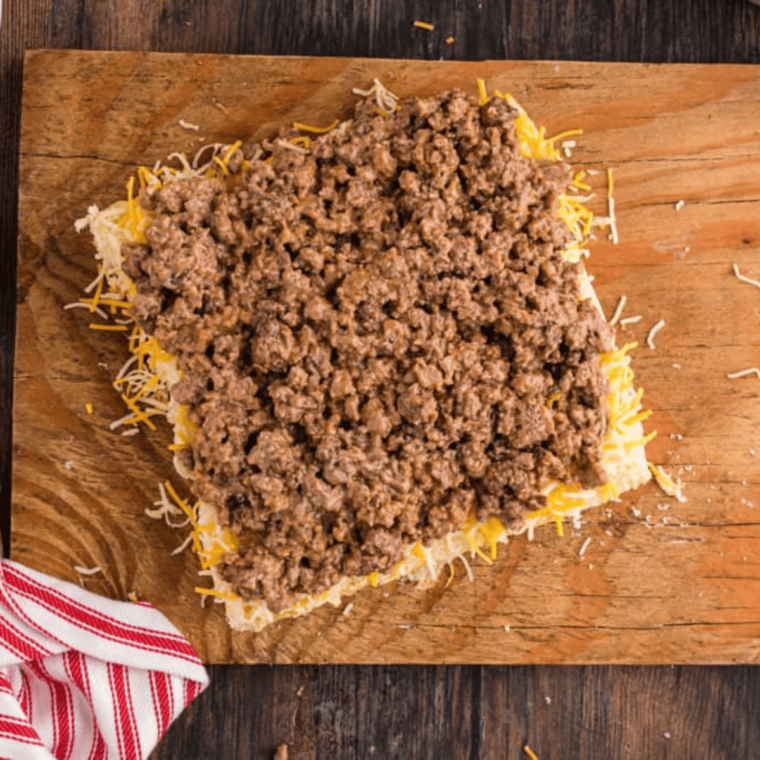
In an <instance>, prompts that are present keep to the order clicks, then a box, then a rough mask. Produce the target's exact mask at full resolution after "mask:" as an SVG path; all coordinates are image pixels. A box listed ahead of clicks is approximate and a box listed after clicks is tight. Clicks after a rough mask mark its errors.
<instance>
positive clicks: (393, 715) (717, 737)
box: [0, 0, 760, 760]
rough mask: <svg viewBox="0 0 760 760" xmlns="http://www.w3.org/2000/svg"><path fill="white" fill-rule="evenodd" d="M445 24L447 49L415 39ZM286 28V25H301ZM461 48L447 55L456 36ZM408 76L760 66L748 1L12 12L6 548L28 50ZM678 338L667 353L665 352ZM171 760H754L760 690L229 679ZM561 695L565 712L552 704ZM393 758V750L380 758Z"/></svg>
mask: <svg viewBox="0 0 760 760" xmlns="http://www.w3.org/2000/svg"><path fill="white" fill-rule="evenodd" d="M415 18H420V19H424V20H432V21H434V22H435V24H436V30H435V34H428V33H425V32H422V31H419V30H414V29H413V28H412V27H411V21H412V20H413V19H415ZM283 19H284V20H285V21H284V22H283ZM449 34H451V35H452V36H454V37H455V43H454V44H453V45H445V44H441V40H445V38H446V36H448V35H449ZM40 47H52V48H60V47H69V48H82V49H91V48H100V49H117V50H163V51H167V52H168V51H177V52H212V53H249V54H250V53H256V54H274V55H287V54H299V55H348V56H365V55H374V56H388V57H396V58H420V59H421V58H432V59H437V58H439V57H441V56H444V57H446V58H459V59H469V60H476V59H477V60H479V59H484V58H495V59H500V58H546V59H582V60H597V61H648V62H671V63H672V62H678V63H703V64H705V63H715V62H730V63H758V62H760V11H759V10H758V9H757V8H756V7H755V6H753V5H751V4H750V3H748V2H745V0H721V1H720V2H715V0H661V2H657V3H649V2H646V1H645V0H588V2H584V3H580V4H579V3H573V2H567V0H546V2H543V3H541V4H536V3H531V2H523V1H522V0H510V1H509V2H504V3H492V2H489V0H484V2H479V1H477V2H476V1H475V0H474V1H473V2H471V3H462V2H461V0H414V2H411V0H384V2H383V3H366V4H365V3H354V2H348V1H347V0H318V1H316V2H303V0H217V1H216V2H214V3H213V12H211V9H210V4H209V3H206V2H200V1H199V2H191V1H190V0H118V2H117V0H55V2H53V0H4V2H3V19H2V25H1V26H0V155H1V156H2V159H1V160H0V533H2V538H3V540H4V541H5V550H6V552H7V550H8V542H9V524H10V462H11V437H10V429H11V427H10V423H11V398H12V373H13V345H14V324H15V301H16V299H15V282H16V274H15V273H16V238H15V236H16V229H17V225H16V208H17V194H16V188H17V176H18V173H17V171H18V168H17V154H18V140H19V129H20V113H21V110H20V104H21V89H22V55H23V51H24V49H25V48H40ZM662 337H663V338H664V337H665V335H664V334H663V336H662ZM209 670H210V673H211V681H212V683H211V687H210V688H209V690H208V691H207V692H205V693H204V694H203V695H202V696H201V698H200V699H199V700H198V701H196V703H194V704H193V705H192V706H191V707H190V709H189V710H187V711H186V712H185V713H184V714H183V715H182V716H181V717H180V719H179V720H178V721H176V722H175V723H174V724H173V725H172V727H171V729H170V731H169V733H168V734H167V736H166V737H165V738H164V740H163V741H162V742H161V744H160V745H159V747H158V748H157V749H156V751H155V752H154V753H153V757H154V758H161V759H162V760H169V758H183V760H184V759H185V758H208V757H213V756H223V757H225V758H246V759H247V758H266V759H267V760H268V759H269V758H271V757H272V756H273V754H274V747H275V744H277V743H278V742H289V743H290V746H291V753H290V756H291V757H296V758H336V757H339V758H353V757H361V758H366V757H382V758H393V757H399V756H403V757H412V758H417V757H456V758H466V757H469V758H481V757H485V758H488V757H494V758H518V757H519V758H523V757H526V755H524V754H523V753H521V751H520V749H521V747H522V746H523V744H524V743H525V742H528V741H529V742H530V745H531V746H532V747H533V749H534V750H535V751H536V752H537V753H538V755H539V757H540V758H541V760H546V758H591V759H594V760H595V759H597V758H601V757H603V758H672V759H673V760H681V759H682V758H709V759H710V760H712V759H713V758H736V757H748V758H749V757H755V756H756V754H757V747H758V746H760V730H759V726H760V724H759V722H758V718H757V716H758V714H759V712H760V710H759V709H758V708H760V681H758V679H757V669H756V667H754V666H733V667H696V668H694V667H682V666H676V667H674V668H672V667H659V668H657V667H655V668H652V667H615V666H612V667H610V666H591V667H547V666H539V667H514V666H513V667H493V666H487V667H481V666H450V667H408V666H407V667H397V666H379V667H367V666H322V667H310V666H287V667H283V666H275V667H273V668H272V667H268V666H211V667H210V668H209ZM546 697H549V699H550V700H551V702H550V704H547V702H546V699H545V698H546ZM373 748H374V750H375V751H374V752H372V749H373Z"/></svg>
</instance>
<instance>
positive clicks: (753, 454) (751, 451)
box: [749, 449, 755, 457]
mask: <svg viewBox="0 0 760 760" xmlns="http://www.w3.org/2000/svg"><path fill="white" fill-rule="evenodd" d="M749 455H750V456H751V457H753V456H755V450H754V449H750V450H749Z"/></svg>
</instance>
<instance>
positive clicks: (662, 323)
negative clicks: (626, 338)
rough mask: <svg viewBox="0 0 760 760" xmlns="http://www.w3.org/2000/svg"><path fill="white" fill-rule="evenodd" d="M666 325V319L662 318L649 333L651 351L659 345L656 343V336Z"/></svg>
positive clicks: (648, 342) (648, 339)
mask: <svg viewBox="0 0 760 760" xmlns="http://www.w3.org/2000/svg"><path fill="white" fill-rule="evenodd" d="M663 327H665V320H664V319H661V320H660V321H659V322H658V323H657V324H656V325H654V326H653V327H652V329H651V330H650V331H649V334H648V335H647V346H648V347H649V349H650V350H651V351H654V350H655V348H657V346H655V344H654V336H655V335H657V333H658V332H660V330H662V328H663Z"/></svg>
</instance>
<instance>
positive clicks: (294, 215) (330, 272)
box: [124, 91, 610, 611]
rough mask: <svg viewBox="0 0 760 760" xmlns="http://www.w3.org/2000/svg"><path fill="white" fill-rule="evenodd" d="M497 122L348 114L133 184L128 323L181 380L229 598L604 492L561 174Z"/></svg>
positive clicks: (590, 355) (420, 108) (477, 111)
mask: <svg viewBox="0 0 760 760" xmlns="http://www.w3.org/2000/svg"><path fill="white" fill-rule="evenodd" d="M514 116H515V114H514V112H513V111H512V110H511V108H510V107H509V105H508V104H507V103H506V102H505V101H503V100H497V99H495V100H492V101H491V102H489V103H488V104H487V105H485V106H479V105H477V103H476V102H475V101H473V100H472V99H470V98H468V97H466V96H465V95H463V94H462V93H461V92H458V91H451V92H447V93H445V94H443V95H442V96H440V97H437V98H426V99H413V100H407V101H404V102H402V104H401V108H400V110H398V111H397V112H395V113H394V114H392V115H390V116H385V115H381V114H379V113H378V112H377V110H376V108H375V105H374V103H369V102H367V103H362V104H360V105H359V106H358V107H357V109H356V114H355V118H354V119H353V120H352V121H350V122H347V123H346V124H345V125H343V126H341V127H339V128H337V129H334V130H333V131H332V132H330V133H328V134H326V135H324V136H321V137H319V138H318V139H316V140H315V141H314V144H313V147H312V149H311V150H310V151H309V152H308V153H306V152H301V151H298V150H293V149H292V146H291V145H290V144H288V143H287V140H288V138H290V137H292V136H293V134H291V133H288V132H283V133H282V134H281V135H280V137H279V138H278V139H277V140H275V141H274V142H273V144H272V145H271V146H270V147H271V161H270V162H268V163H267V162H265V161H263V160H260V159H257V160H253V161H252V162H251V163H250V165H246V164H243V162H242V158H243V155H242V154H241V152H238V153H237V154H236V155H235V156H233V161H232V163H233V165H234V166H241V165H242V166H243V167H245V168H241V169H240V171H239V172H237V173H235V174H234V175H233V176H232V177H231V178H225V179H221V178H218V179H205V180H178V181H175V182H171V183H167V184H165V185H164V187H163V188H161V189H160V190H159V191H158V192H156V193H154V194H153V195H148V194H145V193H143V196H142V199H141V200H142V203H143V205H144V206H146V207H147V208H148V209H149V210H150V211H151V212H152V213H153V214H154V216H155V220H154V221H153V223H152V224H151V226H150V227H149V228H148V230H147V231H146V239H147V244H146V245H125V246H124V254H125V258H126V262H125V268H126V271H127V272H128V273H129V275H130V276H131V277H132V278H133V279H134V281H135V283H136V285H137V295H136V297H135V305H134V311H135V314H136V317H137V319H138V321H139V322H140V323H141V324H142V325H143V326H144V327H145V328H146V330H148V331H149V332H150V333H152V334H154V335H155V336H156V337H157V338H158V341H159V342H160V344H161V345H162V346H163V347H164V348H165V349H167V350H168V351H171V352H172V353H173V354H175V355H176V357H177V361H178V364H179V367H180V369H181V370H183V372H184V379H183V380H182V382H180V383H179V384H178V385H177V386H176V387H175V388H174V390H173V394H174V397H175V398H176V400H177V401H178V402H180V403H182V404H186V405H187V406H188V408H189V417H190V419H191V420H192V421H193V422H194V423H195V425H197V427H198V435H197V440H196V441H195V442H194V445H193V446H192V449H191V450H188V451H187V452H185V454H184V457H185V461H184V464H185V465H186V466H187V467H188V468H189V469H190V470H191V471H192V473H193V488H194V491H195V492H196V495H197V496H198V497H200V498H202V499H204V500H206V501H208V502H210V503H212V504H214V505H216V506H218V507H219V508H220V510H221V520H222V521H223V522H224V523H225V524H227V525H228V526H229V527H230V528H231V530H232V531H234V533H236V534H237V535H238V536H239V539H240V549H239V551H237V552H236V553H234V554H233V555H229V556H227V557H226V558H225V559H224V562H223V563H222V565H221V574H222V576H223V577H224V578H225V579H227V580H228V581H229V582H230V583H231V584H232V586H233V588H234V590H235V591H236V592H237V593H238V594H240V595H241V596H242V597H243V598H245V599H252V598H262V597H263V598H264V599H265V600H266V601H267V602H268V604H269V606H270V608H271V609H272V610H275V611H276V610H280V609H282V608H283V607H286V606H288V605H289V604H290V603H292V602H293V600H294V595H295V594H297V593H300V592H306V593H314V592H319V591H321V590H323V589H325V588H327V587H329V586H330V585H332V584H333V583H335V582H336V581H337V580H338V579H339V578H340V577H341V576H343V575H362V574H366V573H369V572H372V571H375V570H379V571H384V570H387V569H388V568H390V567H391V566H392V565H393V564H394V563H395V562H396V561H397V560H398V559H399V557H400V552H401V548H402V546H403V545H404V544H408V543H409V542H414V541H416V540H418V539H421V540H422V541H427V540H430V539H434V538H437V537H440V536H442V535H444V534H446V533H447V532H449V531H451V530H452V529H455V528H457V527H460V526H461V525H462V522H463V520H464V519H465V517H466V515H467V514H468V513H470V512H474V513H476V514H477V516H478V517H479V518H485V517H488V516H492V515H495V516H497V517H499V518H500V519H501V520H502V521H504V522H505V523H511V522H513V521H518V520H520V519H522V517H523V516H524V514H525V512H526V510H532V509H536V508H538V507H540V506H541V505H542V504H543V503H544V499H543V497H542V496H541V491H542V489H544V488H545V486H546V485H547V484H548V483H549V482H550V481H552V480H559V481H563V482H574V481H579V482H580V483H582V484H583V485H585V486H594V485H597V484H599V483H600V482H602V481H603V480H604V474H603V472H602V469H601V465H600V457H601V445H600V443H601V437H602V435H603V434H604V432H605V429H606V425H607V417H606V411H605V409H606V403H605V399H606V385H605V381H604V378H603V375H602V374H601V371H600V369H599V365H598V359H599V353H600V352H601V351H605V350H609V347H610V333H609V330H608V328H607V326H606V324H605V323H604V321H603V320H602V318H601V317H600V315H599V313H598V312H597V311H596V309H595V308H594V306H593V305H592V304H591V303H590V302H589V301H587V300H580V298H579V285H578V269H577V267H576V266H575V265H572V264H569V263H567V262H566V261H564V259H563V257H562V251H563V249H564V248H565V246H566V244H567V243H568V240H569V235H568V231H567V229H566V228H565V227H564V225H563V224H561V223H560V222H558V221H557V203H558V195H559V194H560V193H562V192H564V191H565V190H566V188H567V183H568V178H567V177H568V175H567V171H566V169H565V168H563V167H561V166H555V165H546V164H542V163H538V162H536V161H534V160H529V159H526V158H523V157H522V156H521V155H520V152H519V148H518V142H517V138H516V135H515V128H514ZM247 150H248V151H250V149H247ZM251 155H252V154H251V152H246V156H247V157H250V156H251ZM550 397H554V399H552V403H548V402H549V399H550Z"/></svg>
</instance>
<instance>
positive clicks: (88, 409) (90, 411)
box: [84, 402, 92, 414]
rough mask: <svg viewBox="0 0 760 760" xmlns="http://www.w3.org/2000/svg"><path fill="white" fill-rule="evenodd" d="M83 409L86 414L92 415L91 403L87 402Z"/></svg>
mask: <svg viewBox="0 0 760 760" xmlns="http://www.w3.org/2000/svg"><path fill="white" fill-rule="evenodd" d="M84 408H85V410H86V411H87V414H92V404H91V403H89V402H87V403H86V404H85V405H84Z"/></svg>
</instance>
